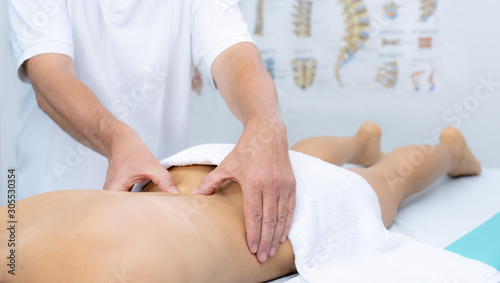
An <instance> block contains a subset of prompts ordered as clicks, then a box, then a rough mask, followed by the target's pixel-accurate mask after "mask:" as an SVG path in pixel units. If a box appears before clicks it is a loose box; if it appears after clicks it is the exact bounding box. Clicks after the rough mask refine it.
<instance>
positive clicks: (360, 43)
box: [335, 0, 370, 87]
mask: <svg viewBox="0 0 500 283" xmlns="http://www.w3.org/2000/svg"><path fill="white" fill-rule="evenodd" d="M340 3H341V4H343V5H344V9H343V12H342V14H343V15H344V16H345V17H346V18H345V20H344V22H345V24H346V32H347V35H346V36H345V37H344V38H343V40H344V42H345V43H346V46H344V47H342V49H341V52H340V54H339V56H338V59H337V63H336V64H335V77H336V78H337V82H338V83H339V85H340V86H341V87H344V85H343V83H342V80H341V78H340V70H341V69H342V67H344V66H345V65H346V64H348V63H349V61H351V60H352V58H353V57H354V54H356V52H358V50H359V49H361V48H363V47H364V45H365V43H366V41H367V40H368V38H369V37H370V18H369V16H368V12H367V10H366V6H365V4H364V3H363V1H362V0H340Z"/></svg>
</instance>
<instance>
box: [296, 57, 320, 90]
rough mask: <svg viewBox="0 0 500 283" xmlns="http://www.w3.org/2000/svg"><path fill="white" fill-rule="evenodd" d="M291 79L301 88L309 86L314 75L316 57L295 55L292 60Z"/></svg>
mask: <svg viewBox="0 0 500 283" xmlns="http://www.w3.org/2000/svg"><path fill="white" fill-rule="evenodd" d="M292 66H293V79H294V80H295V84H297V86H298V87H300V88H301V89H306V88H308V87H310V86H311V85H312V83H313V81H314V77H315V76H316V59H314V58H310V57H307V58H300V57H297V58H296V59H295V60H293V61H292Z"/></svg>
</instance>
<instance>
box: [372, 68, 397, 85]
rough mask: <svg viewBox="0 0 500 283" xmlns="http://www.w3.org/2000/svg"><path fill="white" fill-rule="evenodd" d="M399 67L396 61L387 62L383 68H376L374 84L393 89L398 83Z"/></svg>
mask: <svg viewBox="0 0 500 283" xmlns="http://www.w3.org/2000/svg"><path fill="white" fill-rule="evenodd" d="M398 77H399V66H398V62H397V61H392V62H387V63H385V64H384V66H383V67H380V68H378V71H377V77H376V78H375V81H376V82H379V83H381V84H382V86H384V87H385V88H393V87H395V86H396V84H397V83H398Z"/></svg>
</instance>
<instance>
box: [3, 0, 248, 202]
mask: <svg viewBox="0 0 500 283" xmlns="http://www.w3.org/2000/svg"><path fill="white" fill-rule="evenodd" d="M238 2H239V1H238V0H24V1H20V0H9V16H10V22H11V40H12V46H13V50H14V54H15V56H16V58H15V59H16V62H17V67H18V73H19V77H20V78H21V79H22V80H23V81H24V82H27V84H24V90H23V93H22V97H21V109H20V111H19V113H20V114H19V115H20V117H19V118H20V119H19V120H20V127H19V131H18V135H17V141H16V155H17V166H18V167H17V169H18V172H19V174H18V180H19V190H18V192H19V194H18V196H19V198H25V197H28V196H31V195H35V194H38V193H42V192H47V191H53V190H69V189H101V188H102V187H103V184H104V181H105V178H106V171H107V167H108V161H107V159H106V158H105V157H103V156H101V155H99V154H98V153H96V152H93V151H92V150H90V149H88V148H86V147H85V146H83V145H81V144H80V143H78V142H76V141H75V140H74V139H73V138H71V137H70V136H69V135H68V134H67V133H65V132H64V131H63V130H62V129H61V128H60V127H59V126H58V125H57V124H55V123H54V122H53V121H52V120H51V119H50V118H49V117H48V116H47V115H46V114H45V113H43V112H42V111H41V110H40V109H39V107H38V105H37V101H36V97H35V93H34V90H33V87H32V86H31V85H30V84H29V81H28V79H27V77H26V75H25V74H24V72H23V69H22V68H21V65H22V64H23V62H24V61H26V60H27V59H29V58H31V57H33V56H36V55H39V54H43V53H58V54H64V55H67V56H69V57H71V58H72V59H73V61H74V64H75V68H76V73H77V76H78V78H79V79H80V80H81V81H83V82H84V83H85V84H86V85H87V86H89V87H90V89H91V90H92V91H93V92H94V93H95V95H96V96H97V97H98V98H99V100H100V101H101V103H102V104H103V105H104V106H105V107H106V108H107V109H108V110H109V111H110V112H111V113H112V114H114V115H115V116H116V117H117V118H118V119H120V120H121V121H123V122H125V123H126V124H128V125H129V126H130V127H132V128H133V129H134V130H135V131H136V132H137V133H138V134H139V136H140V137H141V139H142V140H143V141H144V143H145V144H146V145H147V146H148V148H149V149H150V150H151V151H152V152H153V154H155V156H156V157H157V158H158V157H164V156H169V155H171V154H173V153H174V152H177V151H179V150H182V149H184V148H186V147H187V145H188V133H189V108H190V105H189V96H190V86H191V78H192V73H193V69H194V67H193V66H194V65H196V66H198V67H199V68H200V69H203V70H204V71H205V73H206V74H210V67H211V65H212V62H213V61H214V60H215V58H216V57H217V56H218V55H220V54H221V53H222V52H223V51H224V50H226V49H227V48H229V47H230V46H232V45H234V44H236V43H239V42H251V41H252V39H251V36H250V35H249V33H248V31H247V25H246V23H245V22H244V21H243V19H242V16H241V12H240V10H239V3H238ZM66 95H68V96H71V93H67V94H66Z"/></svg>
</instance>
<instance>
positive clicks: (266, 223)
mask: <svg viewBox="0 0 500 283" xmlns="http://www.w3.org/2000/svg"><path fill="white" fill-rule="evenodd" d="M226 180H233V181H236V182H238V183H239V184H240V185H241V189H242V193H243V206H244V213H245V223H246V238H247V245H248V248H249V250H250V251H251V252H252V253H253V254H256V256H257V259H258V260H259V261H260V262H264V261H266V259H267V257H268V256H273V255H275V253H276V251H277V249H278V244H279V242H280V241H281V242H284V241H285V239H286V237H287V236H288V233H289V231H290V226H291V223H292V218H293V212H294V208H295V177H294V174H293V171H292V166H291V163H290V157H289V154H288V142H287V138H286V128H285V126H284V125H283V123H282V122H281V120H279V121H278V122H276V121H275V122H274V123H270V122H269V121H265V122H256V123H250V122H249V123H247V125H246V127H245V130H244V132H243V134H242V135H241V137H240V139H239V141H238V143H237V144H236V146H235V148H234V149H233V151H232V152H231V153H230V154H229V155H228V156H227V157H226V158H225V159H224V160H223V161H222V163H221V164H220V165H219V166H218V167H217V168H216V169H215V170H214V171H212V173H210V174H209V175H208V176H206V177H205V178H204V179H203V181H202V182H201V184H200V187H199V189H198V190H197V191H196V192H195V193H196V194H212V193H213V192H214V190H215V189H216V188H217V187H219V186H220V185H222V183H224V182H225V181H226Z"/></svg>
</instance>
